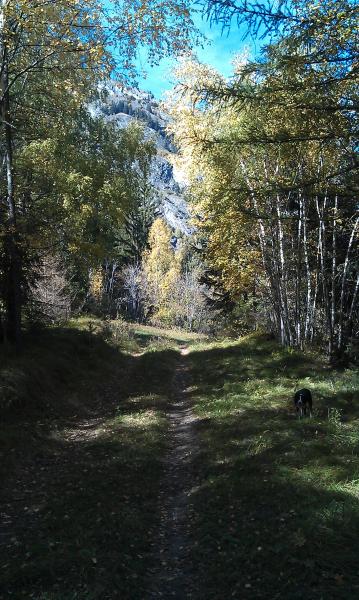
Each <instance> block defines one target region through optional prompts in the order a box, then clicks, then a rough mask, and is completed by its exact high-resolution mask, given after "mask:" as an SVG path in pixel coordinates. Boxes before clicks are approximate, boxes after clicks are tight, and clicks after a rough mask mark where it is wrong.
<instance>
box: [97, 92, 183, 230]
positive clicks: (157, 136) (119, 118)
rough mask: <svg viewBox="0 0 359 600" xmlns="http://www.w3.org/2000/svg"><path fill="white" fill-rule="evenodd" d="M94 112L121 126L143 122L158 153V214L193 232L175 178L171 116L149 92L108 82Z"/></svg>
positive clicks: (154, 167) (175, 226) (155, 171)
mask: <svg viewBox="0 0 359 600" xmlns="http://www.w3.org/2000/svg"><path fill="white" fill-rule="evenodd" d="M90 110H91V112H92V114H96V115H102V116H104V118H105V119H106V120H108V121H111V122H113V123H115V124H116V125H117V126H118V127H127V126H128V124H129V123H131V122H132V121H133V120H138V121H141V122H142V123H143V125H144V130H145V136H146V137H147V138H148V139H152V140H153V141H154V143H155V144H156V148H157V156H156V157H155V158H154V160H153V163H152V168H151V182H152V183H153V185H154V186H155V188H156V189H157V191H158V194H159V198H160V205H159V214H160V215H161V216H163V218H164V219H165V220H166V222H167V223H168V225H170V227H171V228H172V229H173V230H174V231H175V230H179V231H180V232H181V233H182V234H185V235H191V233H192V232H193V228H192V227H191V225H190V223H189V221H190V215H189V211H188V207H187V204H186V201H185V198H184V188H183V185H182V184H181V182H180V181H178V179H177V178H176V174H175V172H174V170H173V166H172V161H171V158H172V157H173V156H174V155H175V153H176V148H175V146H174V144H173V142H172V140H171V139H170V137H169V136H168V134H167V132H166V127H167V124H168V117H167V115H165V114H164V113H163V111H162V110H161V108H160V105H159V103H158V101H157V100H156V99H155V98H154V96H153V95H152V94H150V93H146V92H143V91H141V90H138V89H135V88H127V87H123V86H121V85H120V84H117V83H116V82H108V83H107V84H106V85H105V86H102V87H101V89H100V99H99V100H97V101H96V102H95V103H93V104H92V105H91V107H90Z"/></svg>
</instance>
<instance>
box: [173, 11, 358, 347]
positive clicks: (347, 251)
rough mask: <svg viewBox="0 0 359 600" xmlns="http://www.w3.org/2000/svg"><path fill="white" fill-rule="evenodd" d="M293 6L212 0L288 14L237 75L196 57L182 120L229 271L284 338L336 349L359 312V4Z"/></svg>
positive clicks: (214, 239) (186, 81)
mask: <svg viewBox="0 0 359 600" xmlns="http://www.w3.org/2000/svg"><path fill="white" fill-rule="evenodd" d="M265 6H266V7H267V9H266V15H264V14H263V12H262V9H263V10H264V8H263V7H265ZM288 6H289V5H287V4H286V3H285V4H283V3H282V4H281V5H280V7H279V8H278V12H279V15H278V14H277V15H276V14H275V10H274V7H273V6H272V5H271V4H269V3H268V5H267V3H266V2H264V3H256V2H249V3H248V2H240V3H239V5H238V6H237V5H236V6H228V5H227V4H226V3H222V2H221V1H220V0H219V1H218V2H217V1H216V0H214V1H213V2H211V3H210V7H209V11H210V13H212V14H213V17H214V18H215V19H217V18H218V19H219V20H221V19H222V18H223V19H224V20H225V15H227V16H228V15H230V14H232V13H234V14H235V15H237V14H238V19H239V21H240V22H247V20H249V21H250V23H251V16H250V15H251V14H252V17H253V19H254V21H253V23H252V25H253V26H254V28H255V29H256V27H257V26H258V23H262V25H264V22H266V20H267V19H268V21H271V19H273V21H274V22H275V21H276V19H279V21H281V22H282V23H283V22H284V21H286V19H287V23H286V25H285V26H283V29H281V28H280V27H279V33H278V35H277V36H276V38H275V40H273V41H272V43H271V44H268V45H267V46H266V47H265V48H264V50H263V52H262V56H261V57H260V60H258V62H253V61H248V60H246V59H245V58H244V59H243V58H238V60H237V61H236V63H235V70H234V76H233V77H232V78H231V80H230V82H229V83H227V82H225V81H224V80H223V78H222V77H220V76H219V75H218V74H217V73H215V72H213V70H211V69H210V68H208V67H206V66H204V65H200V64H199V63H198V62H193V61H189V62H184V64H183V65H182V67H181V68H180V69H179V71H178V73H177V75H178V79H179V82H180V84H179V86H178V87H177V89H176V91H175V92H174V96H173V98H172V101H171V102H170V110H171V113H172V115H173V116H174V118H175V122H174V125H173V127H172V129H173V133H174V135H175V137H176V139H177V142H178V144H179V145H180V147H181V154H182V161H183V166H184V167H185V168H186V169H187V172H188V175H189V178H190V180H191V192H192V196H193V199H194V204H195V210H196V213H198V214H199V215H200V219H199V227H200V228H201V231H202V232H203V235H204V237H205V239H206V245H205V259H206V261H207V264H208V268H209V271H210V272H211V273H215V274H216V276H217V279H218V283H217V285H219V286H222V287H223V288H224V291H225V292H227V293H228V294H230V296H231V297H232V299H234V300H236V299H238V298H240V299H241V300H242V301H243V299H246V298H247V297H249V298H251V297H257V298H258V300H259V302H258V305H259V306H260V307H261V310H263V308H264V309H265V312H266V318H267V327H268V328H269V329H270V330H271V331H273V332H275V333H276V335H277V336H278V338H279V339H280V340H281V341H282V343H283V344H287V345H293V346H299V347H303V346H304V345H305V344H310V343H312V342H313V340H314V339H316V340H320V342H321V343H322V344H323V345H325V346H326V347H327V348H328V351H329V354H331V356H332V357H333V356H334V355H335V354H336V353H338V354H339V355H340V354H342V355H343V354H344V353H345V349H346V346H347V344H348V343H349V344H350V343H351V339H352V338H354V337H355V332H356V328H357V325H356V323H357V320H358V313H357V308H356V307H357V302H356V300H357V293H358V279H357V277H358V273H357V258H358V257H357V247H355V240H356V239H357V235H358V234H357V227H358V221H357V218H356V213H357V207H356V191H357V177H356V175H357V168H358V166H357V159H356V147H355V139H356V137H357V136H356V132H357V128H358V121H357V114H358V112H357V109H358V102H357V100H358V96H357V85H356V81H355V75H354V73H355V71H356V62H357V50H356V40H357V19H358V10H357V8H356V7H354V6H353V5H352V3H351V2H346V1H341V0H336V1H333V2H330V3H324V4H323V3H322V4H312V3H309V2H299V3H296V5H295V8H293V14H292V16H290V17H285V15H284V13H282V9H283V10H284V8H283V7H287V8H288ZM242 8H243V12H242V10H241V9H242ZM217 10H218V11H217ZM288 10H289V8H288ZM273 11H274V14H273ZM262 19H264V21H263V22H262ZM255 23H257V25H255ZM268 27H269V25H268ZM259 321H262V314H261V315H260V319H259Z"/></svg>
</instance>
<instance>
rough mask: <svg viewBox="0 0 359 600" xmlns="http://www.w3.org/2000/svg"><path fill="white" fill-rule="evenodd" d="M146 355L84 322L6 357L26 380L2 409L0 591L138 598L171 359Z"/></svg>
mask: <svg viewBox="0 0 359 600" xmlns="http://www.w3.org/2000/svg"><path fill="white" fill-rule="evenodd" d="M153 357H154V352H150V353H149V354H144V355H143V356H131V355H129V354H128V353H126V352H123V351H121V349H120V348H119V345H118V344H117V342H116V340H115V341H114V340H112V341H111V342H110V341H106V339H104V337H103V336H102V333H101V335H98V334H96V333H95V332H94V331H93V328H91V332H89V331H88V326H87V323H85V324H84V322H83V321H82V322H80V323H79V326H76V324H75V323H72V324H71V326H70V327H68V328H53V329H50V330H46V331H43V332H41V333H38V335H37V336H36V339H34V338H31V337H27V338H26V340H25V348H24V351H23V353H22V355H21V356H20V357H17V358H16V360H15V357H11V356H6V357H5V356H4V359H5V360H4V361H3V362H2V363H1V364H2V367H1V371H0V377H3V373H4V372H8V371H9V369H12V370H13V372H12V378H13V379H12V381H15V382H16V381H17V378H18V377H19V375H18V374H19V373H21V381H23V382H24V386H23V388H21V391H20V393H18V394H17V395H16V394H14V395H13V396H12V397H11V400H12V403H11V406H8V405H7V407H6V410H5V406H3V409H2V413H1V414H2V416H3V425H2V426H1V429H0V453H1V457H2V461H1V466H0V468H1V481H2V487H1V489H0V503H1V507H2V510H1V512H2V513H3V516H4V517H5V518H4V525H3V526H0V544H1V548H2V553H1V555H2V558H1V561H0V598H1V599H5V598H6V599H7V598H16V599H17V598H35V599H36V600H65V599H66V600H69V599H72V598H73V599H75V598H76V599H81V600H88V599H91V598H96V599H101V600H102V599H112V598H117V597H118V598H134V599H136V598H143V593H144V591H143V590H144V588H145V587H146V578H147V570H148V568H149V567H150V566H151V565H152V563H153V560H154V558H153V555H152V552H151V550H152V547H151V543H153V541H154V540H155V539H156V531H157V526H158V522H159V511H158V509H157V503H158V493H159V482H160V477H161V473H162V467H161V459H162V456H163V454H164V452H165V448H166V444H167V437H166V436H167V422H166V419H165V417H164V411H165V408H166V406H167V404H168V402H169V395H170V393H171V385H172V376H173V372H174V369H175V365H176V363H177V360H178V355H177V354H176V353H175V352H173V351H172V350H167V349H166V350H162V349H159V350H158V352H157V353H156V360H154V359H153ZM2 381H4V378H3V379H2ZM19 389H20V388H19ZM7 397H9V396H7ZM8 404H9V403H8ZM3 550H5V552H4V551H3Z"/></svg>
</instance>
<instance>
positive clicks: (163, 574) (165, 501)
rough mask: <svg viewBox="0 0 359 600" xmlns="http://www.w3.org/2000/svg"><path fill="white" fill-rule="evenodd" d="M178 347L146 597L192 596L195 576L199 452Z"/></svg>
mask: <svg viewBox="0 0 359 600" xmlns="http://www.w3.org/2000/svg"><path fill="white" fill-rule="evenodd" d="M187 354H188V349H187V348H183V349H182V350H181V355H182V357H181V362H180V363H179V365H178V366H177V368H176V371H175V374H174V377H173V393H172V403H171V405H170V406H169V409H168V413H167V416H168V419H169V430H170V432H169V436H170V439H169V450H168V453H167V456H166V457H165V458H164V477H163V481H162V486H161V490H160V511H161V525H160V530H159V541H158V543H157V548H156V553H157V555H158V568H157V569H156V570H155V571H154V572H153V573H152V577H151V579H152V582H153V583H152V585H151V590H150V592H149V598H176V599H177V600H188V599H191V598H194V597H195V575H194V573H193V572H192V568H191V564H190V558H189V550H190V547H191V543H192V540H191V522H192V511H193V507H192V504H191V492H192V490H193V487H194V484H195V476H194V472H193V458H194V456H195V454H196V452H197V451H198V440H197V436H196V431H195V421H196V418H195V417H194V415H193V411H192V405H191V396H190V388H189V387H188V368H187V366H186V362H185V358H184V357H185V356H186V355H187Z"/></svg>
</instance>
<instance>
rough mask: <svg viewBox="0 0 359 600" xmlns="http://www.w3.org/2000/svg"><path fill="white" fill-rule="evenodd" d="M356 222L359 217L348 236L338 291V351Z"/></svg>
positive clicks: (342, 340)
mask: <svg viewBox="0 0 359 600" xmlns="http://www.w3.org/2000/svg"><path fill="white" fill-rule="evenodd" d="M358 222H359V217H357V218H356V220H355V223H354V226H353V229H352V232H351V235H350V239H349V243H348V248H347V253H346V256H345V262H344V268H343V275H342V285H341V291H340V306H339V325H338V350H340V349H341V348H342V347H343V342H344V339H343V338H344V336H343V309H344V296H345V284H346V279H347V272H348V265H349V255H350V250H351V247H352V245H353V241H354V236H355V232H356V228H357V226H358Z"/></svg>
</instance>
